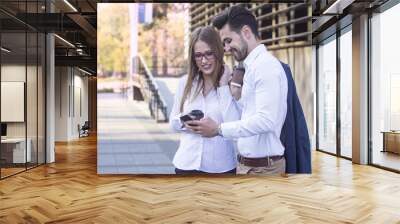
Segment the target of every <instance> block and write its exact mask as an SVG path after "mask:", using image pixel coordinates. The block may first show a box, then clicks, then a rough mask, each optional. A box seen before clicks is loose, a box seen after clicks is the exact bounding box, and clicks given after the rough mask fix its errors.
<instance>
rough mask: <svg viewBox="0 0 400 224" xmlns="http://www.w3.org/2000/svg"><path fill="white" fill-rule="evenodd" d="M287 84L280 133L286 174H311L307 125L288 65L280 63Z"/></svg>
mask: <svg viewBox="0 0 400 224" xmlns="http://www.w3.org/2000/svg"><path fill="white" fill-rule="evenodd" d="M281 64H282V67H283V69H284V70H285V73H286V78H287V82H288V95H287V114H286V119H285V123H284V124H283V127H282V131H281V136H280V139H281V142H282V144H283V146H284V147H285V159H286V173H311V146H310V138H309V135H308V129H307V123H306V119H305V117H304V113H303V109H302V107H301V104H300V100H299V97H298V95H297V92H296V85H295V83H294V80H293V77H292V72H291V70H290V67H289V65H287V64H285V63H283V62H281Z"/></svg>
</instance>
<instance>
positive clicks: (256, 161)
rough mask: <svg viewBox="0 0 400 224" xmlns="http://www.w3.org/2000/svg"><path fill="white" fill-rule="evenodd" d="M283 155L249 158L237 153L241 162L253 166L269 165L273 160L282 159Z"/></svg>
mask: <svg viewBox="0 0 400 224" xmlns="http://www.w3.org/2000/svg"><path fill="white" fill-rule="evenodd" d="M282 158H283V156H267V157H262V158H248V157H244V156H242V155H240V154H238V155H237V160H238V162H239V163H241V164H243V165H245V166H252V167H263V166H269V165H271V164H272V162H274V161H277V160H280V159H282Z"/></svg>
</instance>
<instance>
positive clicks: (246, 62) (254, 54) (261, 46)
mask: <svg viewBox="0 0 400 224" xmlns="http://www.w3.org/2000/svg"><path fill="white" fill-rule="evenodd" d="M266 50H267V49H266V48H265V46H264V44H259V45H258V46H257V47H255V48H254V49H253V50H252V51H251V52H250V53H249V54H248V55H247V57H246V58H245V59H244V61H243V65H244V66H245V68H246V70H247V68H248V67H249V66H250V65H251V64H252V63H253V62H254V61H255V60H256V58H257V56H258V55H260V54H261V53H262V52H263V51H266Z"/></svg>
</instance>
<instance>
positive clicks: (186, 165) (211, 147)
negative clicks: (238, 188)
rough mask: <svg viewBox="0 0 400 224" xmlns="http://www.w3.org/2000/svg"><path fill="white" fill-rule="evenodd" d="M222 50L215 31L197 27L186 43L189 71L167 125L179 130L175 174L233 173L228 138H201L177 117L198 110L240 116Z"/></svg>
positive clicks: (233, 156) (227, 118) (217, 116)
mask: <svg viewBox="0 0 400 224" xmlns="http://www.w3.org/2000/svg"><path fill="white" fill-rule="evenodd" d="M223 55H224V50H223V47H222V42H221V39H220V37H219V34H218V33H217V31H216V30H215V29H214V28H213V27H211V26H207V27H200V28H198V29H196V30H195V31H194V32H193V33H192V35H191V39H190V45H189V60H190V62H189V74H188V75H187V76H184V77H182V78H181V80H180V82H179V86H178V89H177V92H176V94H175V101H174V106H173V108H172V111H171V115H170V126H171V128H172V129H173V130H174V131H178V132H181V137H180V145H179V148H178V150H177V152H176V154H175V157H174V160H173V164H174V166H175V167H176V168H175V172H176V173H177V174H196V173H232V174H234V173H236V153H235V150H234V144H233V142H232V141H231V140H227V139H224V138H222V137H220V136H216V137H213V138H204V137H202V136H200V135H198V134H196V133H194V132H192V131H191V129H190V127H189V126H188V124H186V123H182V121H181V119H180V117H181V116H183V115H186V114H188V113H190V112H191V111H192V110H201V111H202V112H203V113H204V116H205V117H211V118H212V119H213V120H215V121H217V122H220V123H221V122H225V121H231V120H238V119H239V116H240V115H239V111H238V108H237V107H236V104H235V103H234V101H233V98H232V95H231V92H230V90H229V86H228V81H229V79H230V75H231V74H230V71H229V68H228V67H227V66H224V63H223Z"/></svg>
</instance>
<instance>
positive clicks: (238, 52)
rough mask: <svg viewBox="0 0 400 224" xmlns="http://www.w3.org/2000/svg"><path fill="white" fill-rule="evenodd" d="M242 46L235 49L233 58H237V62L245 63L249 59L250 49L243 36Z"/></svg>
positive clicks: (241, 39) (241, 38)
mask: <svg viewBox="0 0 400 224" xmlns="http://www.w3.org/2000/svg"><path fill="white" fill-rule="evenodd" d="M240 45H241V46H239V49H236V48H233V49H232V50H233V52H232V53H233V57H234V58H235V60H236V61H243V60H244V59H245V58H246V57H247V54H248V53H247V51H248V49H249V45H248V44H247V43H246V41H245V40H244V39H243V37H242V36H240Z"/></svg>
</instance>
